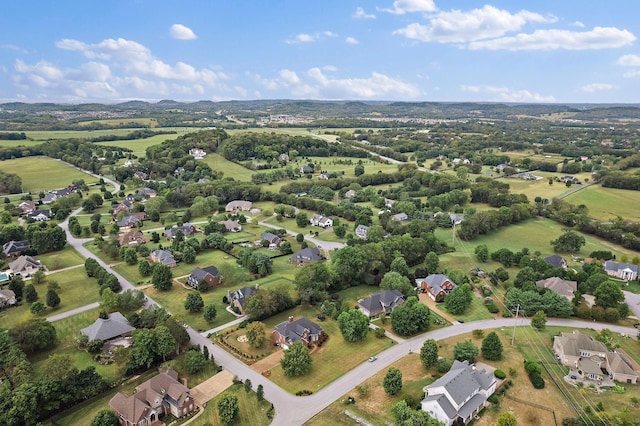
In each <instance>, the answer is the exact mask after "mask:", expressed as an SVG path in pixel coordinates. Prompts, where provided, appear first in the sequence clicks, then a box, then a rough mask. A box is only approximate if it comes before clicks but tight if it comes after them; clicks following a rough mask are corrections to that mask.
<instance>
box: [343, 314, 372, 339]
mask: <svg viewBox="0 0 640 426" xmlns="http://www.w3.org/2000/svg"><path fill="white" fill-rule="evenodd" d="M338 327H339V328H340V333H342V337H344V340H346V341H347V342H357V341H360V340H363V339H365V338H366V337H367V333H368V332H369V317H367V316H366V315H365V314H363V313H362V312H361V311H360V310H359V309H351V310H349V311H345V312H342V313H341V314H340V315H338Z"/></svg>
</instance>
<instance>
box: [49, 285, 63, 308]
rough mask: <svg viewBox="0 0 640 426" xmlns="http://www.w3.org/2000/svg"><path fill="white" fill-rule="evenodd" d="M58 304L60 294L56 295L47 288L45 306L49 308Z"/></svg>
mask: <svg viewBox="0 0 640 426" xmlns="http://www.w3.org/2000/svg"><path fill="white" fill-rule="evenodd" d="M59 304H60V296H58V293H57V292H56V291H55V290H54V289H52V288H50V289H49V290H47V306H49V307H51V308H55V307H57V306H58V305H59Z"/></svg>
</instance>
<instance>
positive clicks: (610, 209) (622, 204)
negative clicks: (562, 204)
mask: <svg viewBox="0 0 640 426" xmlns="http://www.w3.org/2000/svg"><path fill="white" fill-rule="evenodd" d="M565 200H566V201H567V202H569V203H571V204H575V205H581V204H584V205H585V206H587V208H588V209H589V216H590V217H592V218H594V219H597V220H603V221H607V220H610V219H612V218H615V217H616V216H620V217H623V218H625V219H628V220H632V221H638V220H640V192H638V191H631V190H626V189H616V188H603V187H602V186H601V185H591V186H589V187H587V188H584V189H583V190H581V191H577V192H575V193H573V194H571V195H569V196H567V197H566V198H565Z"/></svg>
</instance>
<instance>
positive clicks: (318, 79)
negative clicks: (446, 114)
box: [0, 0, 640, 103]
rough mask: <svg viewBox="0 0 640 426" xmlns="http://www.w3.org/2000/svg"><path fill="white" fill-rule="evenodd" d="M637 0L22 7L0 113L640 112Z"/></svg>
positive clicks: (156, 0) (8, 45) (78, 1)
mask: <svg viewBox="0 0 640 426" xmlns="http://www.w3.org/2000/svg"><path fill="white" fill-rule="evenodd" d="M639 15H640V1H638V0H617V1H614V2H605V1H602V0H561V1H558V0H536V1H527V2H525V1H513V0H485V1H479V0H478V1H475V0H458V1H455V0H451V1H444V0H396V1H393V0H360V1H352V0H322V1H320V0H315V1H310V0H273V1H269V0H233V1H231V0H226V1H223V0H180V1H177V0H127V1H125V0H110V1H87V0H59V1H41V0H21V1H5V2H3V5H2V13H1V14H0V102H6V101H13V100H19V101H29V102H92V101H100V102H119V101H123V100H131V99H143V100H149V101H156V100H161V99H175V100H185V101H195V100H214V101H218V100H229V99H324V100H342V99H352V100H399V101H498V102H545V103H548V102H593V103H618V102H620V103H638V102H640V48H638V37H640V19H638V16H639Z"/></svg>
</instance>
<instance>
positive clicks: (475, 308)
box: [443, 296, 493, 322]
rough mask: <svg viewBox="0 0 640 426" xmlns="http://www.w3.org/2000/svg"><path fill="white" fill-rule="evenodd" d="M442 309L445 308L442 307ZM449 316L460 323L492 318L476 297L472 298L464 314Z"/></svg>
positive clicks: (480, 300) (481, 301)
mask: <svg viewBox="0 0 640 426" xmlns="http://www.w3.org/2000/svg"><path fill="white" fill-rule="evenodd" d="M443 309H445V308H444V307H443ZM450 315H452V316H453V317H454V318H455V319H457V320H458V321H460V322H472V321H480V320H485V319H491V318H493V314H491V312H489V311H488V310H487V307H486V306H485V305H484V303H483V300H482V299H480V298H479V297H476V296H474V297H473V299H472V302H471V306H469V308H468V309H467V311H466V312H465V313H463V314H460V315H453V314H450Z"/></svg>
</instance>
